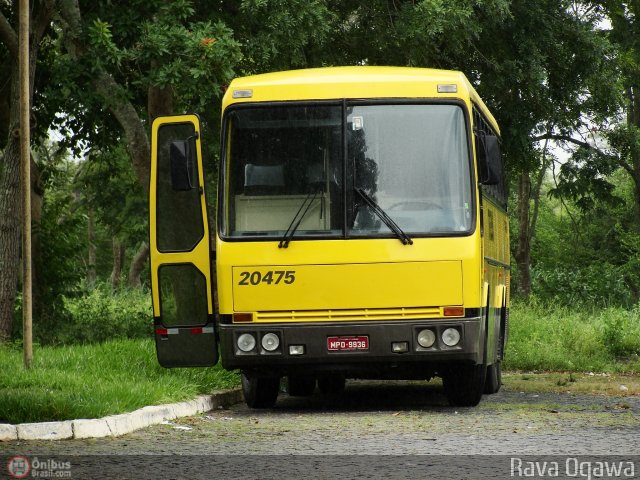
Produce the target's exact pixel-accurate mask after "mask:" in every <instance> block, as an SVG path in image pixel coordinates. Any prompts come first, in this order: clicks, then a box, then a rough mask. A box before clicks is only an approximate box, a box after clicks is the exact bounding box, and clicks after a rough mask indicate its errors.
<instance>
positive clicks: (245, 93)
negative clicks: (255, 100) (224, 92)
mask: <svg viewBox="0 0 640 480" xmlns="http://www.w3.org/2000/svg"><path fill="white" fill-rule="evenodd" d="M251 97H253V90H251V89H246V90H234V91H233V98H251Z"/></svg>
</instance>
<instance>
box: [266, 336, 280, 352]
mask: <svg viewBox="0 0 640 480" xmlns="http://www.w3.org/2000/svg"><path fill="white" fill-rule="evenodd" d="M279 346H280V339H279V338H278V335H276V334H275V333H267V334H266V335H264V336H263V337H262V348H264V349H265V350H266V351H267V352H273V351H274V350H277V349H278V347H279Z"/></svg>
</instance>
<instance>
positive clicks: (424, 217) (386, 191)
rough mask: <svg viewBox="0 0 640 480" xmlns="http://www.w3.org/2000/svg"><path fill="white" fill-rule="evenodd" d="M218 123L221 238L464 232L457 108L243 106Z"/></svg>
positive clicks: (466, 186) (461, 124)
mask: <svg viewBox="0 0 640 480" xmlns="http://www.w3.org/2000/svg"><path fill="white" fill-rule="evenodd" d="M225 124H226V135H225V142H226V144H225V146H224V149H223V151H224V152H226V158H225V162H224V165H225V166H224V170H223V172H224V173H223V174H224V176H225V180H224V182H223V184H224V185H225V186H226V187H225V188H226V190H225V191H224V194H223V196H222V199H223V202H222V209H221V222H220V227H221V233H222V235H223V236H224V237H258V238H260V237H263V238H264V237H266V238H271V239H273V237H277V238H281V237H283V235H284V238H287V235H290V236H291V237H293V236H294V235H295V238H304V237H310V238H314V237H315V238H317V237H319V236H320V237H328V238H331V237H333V238H343V237H345V236H347V237H391V236H394V235H396V234H397V232H395V231H392V230H395V229H392V228H390V226H389V225H390V224H397V226H398V227H399V228H400V229H401V231H402V232H406V233H407V234H409V235H411V236H418V237H419V236H433V235H435V236H444V235H451V234H454V233H457V234H461V233H467V232H470V230H471V227H472V218H473V216H472V188H471V169H470V162H471V160H470V155H469V141H468V132H467V127H466V122H465V115H464V111H463V109H462V107H461V106H460V105H458V104H424V103H420V104H417V103H416V104H408V103H399V104H387V103H385V104H380V103H374V104H357V103H355V102H352V103H350V102H347V103H345V104H342V103H340V104H317V103H315V104H313V103H312V104H300V103H289V102H287V103H284V102H283V103H282V104H269V105H266V106H255V105H253V106H248V105H247V106H243V107H240V108H236V109H233V110H231V111H230V112H229V113H228V114H227V115H226V117H225ZM345 175H346V177H345ZM345 187H346V188H345ZM357 192H361V194H360V195H358V193H357ZM363 194H364V195H363ZM365 197H368V198H369V199H371V200H372V201H373V202H375V203H374V205H375V206H377V207H379V209H380V210H381V211H382V213H383V215H385V214H386V215H387V216H388V217H389V218H390V219H391V220H392V222H386V221H384V219H382V217H381V215H380V212H376V211H375V209H374V207H372V202H366V201H365V200H364V199H365ZM345 220H346V225H345ZM292 226H295V228H292ZM292 230H293V233H291V231H292Z"/></svg>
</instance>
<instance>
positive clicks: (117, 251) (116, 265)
mask: <svg viewBox="0 0 640 480" xmlns="http://www.w3.org/2000/svg"><path fill="white" fill-rule="evenodd" d="M112 247H113V270H111V289H112V290H114V291H115V290H118V289H119V288H120V279H121V278H122V265H123V264H124V244H123V243H122V242H121V241H120V240H118V239H117V238H116V237H113V241H112Z"/></svg>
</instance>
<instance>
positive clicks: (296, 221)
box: [278, 190, 318, 248]
mask: <svg viewBox="0 0 640 480" xmlns="http://www.w3.org/2000/svg"><path fill="white" fill-rule="evenodd" d="M317 195H318V190H314V191H312V192H309V193H308V194H307V196H306V197H305V198H304V201H303V202H302V205H300V208H299V209H298V211H297V212H296V214H295V215H294V216H293V219H292V220H291V223H290V224H289V227H287V231H286V232H284V235H283V236H282V238H281V239H280V243H279V244H278V248H287V247H288V246H289V242H291V239H292V238H293V234H294V233H296V230H297V229H298V227H299V226H300V223H301V222H302V219H303V218H304V216H305V215H306V214H307V212H308V211H309V208H311V205H313V201H314V200H315V199H316V196H317ZM309 199H311V200H309ZM305 206H306V208H305ZM303 209H304V210H303Z"/></svg>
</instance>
